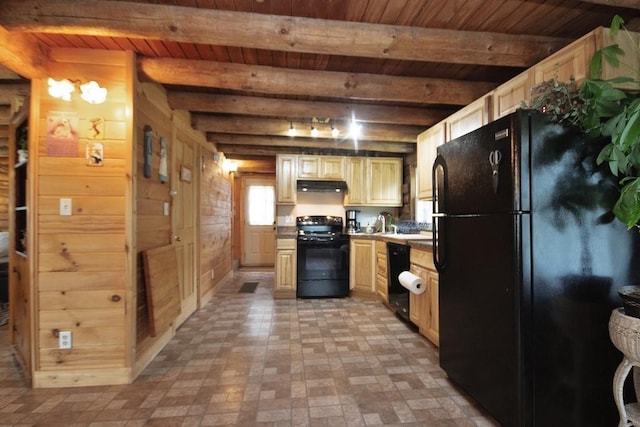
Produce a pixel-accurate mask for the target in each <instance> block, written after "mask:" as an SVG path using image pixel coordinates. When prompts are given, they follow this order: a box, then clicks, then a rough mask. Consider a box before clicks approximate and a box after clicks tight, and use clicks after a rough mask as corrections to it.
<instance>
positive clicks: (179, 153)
mask: <svg viewBox="0 0 640 427" xmlns="http://www.w3.org/2000/svg"><path fill="white" fill-rule="evenodd" d="M173 157H174V158H173V165H174V167H173V171H174V173H173V174H172V177H171V182H172V183H173V185H172V188H173V189H174V190H175V192H176V194H175V195H174V197H173V211H172V228H173V236H174V237H173V239H174V243H175V245H176V254H177V261H178V278H179V279H180V301H181V305H180V308H181V310H180V315H179V316H178V319H177V320H176V324H177V325H180V324H181V323H182V322H184V321H185V320H186V319H187V318H188V317H189V316H190V315H191V314H192V313H193V312H194V311H196V308H197V306H198V292H197V281H196V238H195V236H196V212H197V203H196V201H197V198H196V197H197V194H198V191H197V181H196V180H197V178H198V176H199V174H198V173H197V172H198V169H197V168H196V166H195V165H196V162H195V151H194V148H193V143H192V142H190V141H187V140H182V139H180V138H179V137H178V138H176V139H175V147H174V156H173Z"/></svg>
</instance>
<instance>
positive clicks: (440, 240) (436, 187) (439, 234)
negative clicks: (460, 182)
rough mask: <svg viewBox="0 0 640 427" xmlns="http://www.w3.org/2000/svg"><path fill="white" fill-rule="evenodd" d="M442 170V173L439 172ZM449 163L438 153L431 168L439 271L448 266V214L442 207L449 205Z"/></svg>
mask: <svg viewBox="0 0 640 427" xmlns="http://www.w3.org/2000/svg"><path fill="white" fill-rule="evenodd" d="M439 172H440V173H439ZM446 184H447V165H446V163H445V161H444V158H443V157H442V156H441V155H438V156H437V157H436V159H435V160H434V162H433V168H432V169H431V203H432V204H433V214H432V218H433V227H432V228H433V230H432V237H431V241H432V245H433V264H434V265H435V267H436V270H438V272H441V271H442V270H444V268H445V267H446V256H445V255H446V244H445V241H444V240H445V239H446V234H447V233H446V219H447V215H446V214H445V213H442V212H441V208H445V209H446V206H447V191H446V187H447V185H446Z"/></svg>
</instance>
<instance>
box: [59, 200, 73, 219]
mask: <svg viewBox="0 0 640 427" xmlns="http://www.w3.org/2000/svg"><path fill="white" fill-rule="evenodd" d="M60 215H62V216H70V215H71V199H60Z"/></svg>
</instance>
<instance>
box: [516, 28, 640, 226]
mask: <svg viewBox="0 0 640 427" xmlns="http://www.w3.org/2000/svg"><path fill="white" fill-rule="evenodd" d="M623 24H624V23H623V20H622V18H620V17H619V16H616V17H615V18H614V19H613V21H612V24H611V31H612V33H613V34H615V33H617V32H618V31H619V30H620V28H623V29H624V31H625V32H627V31H626V29H625V28H624V25H623ZM627 34H628V32H627ZM636 46H637V45H636ZM639 51H640V49H639ZM624 54H625V52H624V51H623V50H622V49H621V48H620V47H619V46H618V45H611V46H606V47H604V48H603V49H601V50H599V51H598V52H596V54H595V55H594V56H593V58H592V60H591V65H590V78H588V79H585V80H584V81H583V82H582V84H581V85H580V86H579V87H578V85H577V84H576V82H575V80H573V79H571V80H570V81H569V82H561V81H558V80H556V79H552V80H549V81H546V82H543V83H542V84H540V85H538V86H536V87H534V89H533V90H532V100H531V103H530V104H529V105H525V106H526V107H527V108H532V109H537V110H540V111H543V112H545V113H547V114H550V115H551V116H552V119H553V120H555V121H558V122H567V123H571V124H574V125H577V126H579V127H580V128H582V130H583V131H585V132H586V133H588V134H590V135H592V136H594V137H600V136H602V137H607V138H610V142H609V143H608V144H607V145H606V146H605V147H604V148H603V149H602V151H601V152H600V154H599V155H598V157H597V163H598V164H602V163H605V162H606V163H607V164H608V166H609V170H610V171H611V173H612V174H613V175H614V176H615V177H617V179H618V182H619V186H620V196H619V198H618V200H617V201H616V203H615V205H614V207H613V213H614V215H615V216H616V218H617V219H618V220H620V221H621V222H623V223H624V224H625V225H626V226H627V227H628V228H629V229H631V228H634V227H635V228H638V229H639V230H640V176H639V174H640V97H639V96H638V93H637V92H634V91H624V90H621V89H618V88H616V87H615V85H617V84H621V83H628V82H634V84H635V86H637V87H638V88H639V89H640V80H639V79H638V76H639V75H640V70H632V72H633V73H634V74H635V75H634V76H633V77H618V78H615V79H610V80H602V79H600V78H599V76H600V74H601V69H602V61H607V62H608V63H610V64H611V65H613V66H615V67H618V66H619V64H620V62H619V57H620V56H621V55H624Z"/></svg>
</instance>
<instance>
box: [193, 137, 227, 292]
mask: <svg viewBox="0 0 640 427" xmlns="http://www.w3.org/2000/svg"><path fill="white" fill-rule="evenodd" d="M202 153H203V154H202V161H203V162H204V168H203V170H202V172H201V182H200V253H201V256H200V268H199V273H200V297H201V298H203V299H205V300H206V299H207V297H209V296H210V295H211V293H214V292H215V290H216V288H217V287H218V286H219V285H221V284H222V281H223V280H224V279H225V278H226V277H227V276H228V275H229V274H231V273H232V269H233V265H232V261H231V258H232V241H231V221H232V214H233V212H232V206H231V196H232V190H231V189H232V184H231V181H230V180H229V176H228V174H227V173H225V172H224V171H223V170H222V168H221V167H220V165H219V164H218V162H216V161H214V160H213V151H211V148H208V147H207V148H203V151H202Z"/></svg>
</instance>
